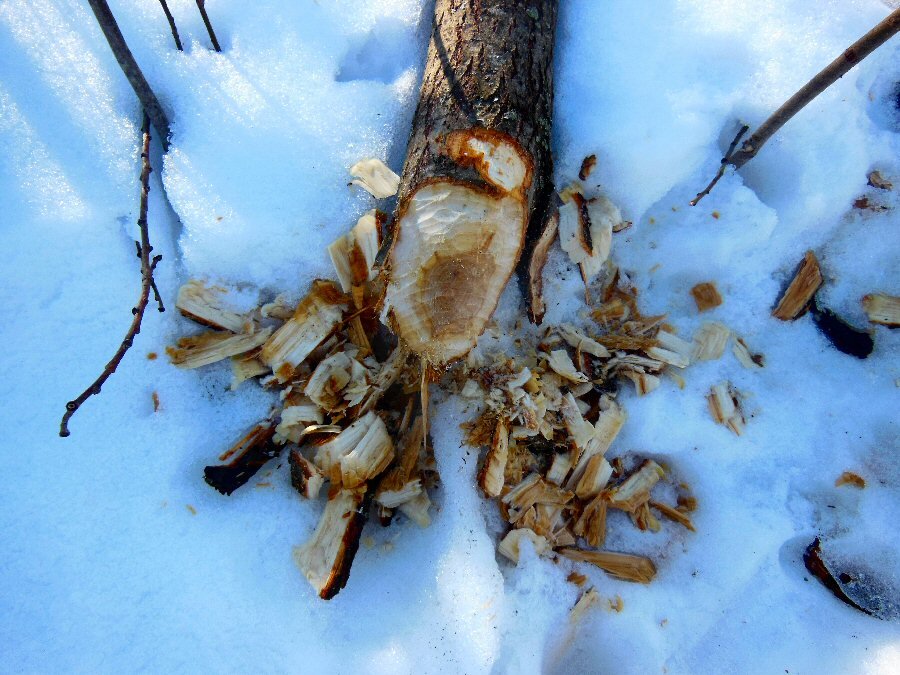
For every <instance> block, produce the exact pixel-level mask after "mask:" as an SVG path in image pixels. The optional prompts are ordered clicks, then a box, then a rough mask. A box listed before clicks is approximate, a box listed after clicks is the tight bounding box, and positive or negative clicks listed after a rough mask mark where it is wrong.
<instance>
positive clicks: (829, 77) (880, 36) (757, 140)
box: [691, 9, 900, 206]
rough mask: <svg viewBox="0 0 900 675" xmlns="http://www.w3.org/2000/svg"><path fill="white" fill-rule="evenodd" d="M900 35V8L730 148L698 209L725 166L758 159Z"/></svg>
mask: <svg viewBox="0 0 900 675" xmlns="http://www.w3.org/2000/svg"><path fill="white" fill-rule="evenodd" d="M897 32H900V9H895V10H894V11H893V12H891V13H890V14H888V16H887V17H885V19H884V20H883V21H882V22H881V23H879V24H878V25H877V26H875V27H874V28H873V29H872V30H870V31H869V32H868V33H866V34H865V35H863V36H862V37H861V38H860V39H859V40H857V41H856V42H854V43H853V44H852V45H850V47H848V48H847V49H846V50H845V51H844V53H843V54H841V55H840V56H839V57H837V58H836V59H835V60H834V61H832V62H831V63H829V64H828V65H827V66H826V67H825V68H824V69H823V70H821V71H819V73H818V74H816V76H815V77H813V78H812V79H811V80H810V81H809V82H807V83H806V84H805V85H803V87H802V88H801V89H800V90H799V91H798V92H797V93H796V94H794V95H793V96H791V97H790V98H789V99H788V100H787V101H785V102H784V104H783V105H782V106H781V107H780V108H778V110H776V111H775V112H774V113H772V115H771V116H770V117H769V118H768V119H767V120H766V121H765V122H763V123H762V124H761V125H760V126H759V128H758V129H757V130H756V131H755V132H754V133H753V135H752V136H750V138H748V139H747V140H746V141H744V143H743V145H742V146H741V148H740V150H738V151H737V152H734V151H733V150H734V144H732V147H731V148H729V152H728V154H726V156H725V158H724V159H723V160H722V166H721V167H719V172H718V173H717V174H716V177H715V178H714V179H713V180H712V182H711V183H710V184H709V186H707V188H706V190H704V191H703V192H701V193H700V194H698V195H697V196H696V197H695V198H694V200H693V201H692V202H691V206H696V205H697V202H699V201H700V200H701V199H702V198H703V197H704V196H705V195H707V194H709V191H710V190H711V189H712V187H713V186H714V185H715V184H716V182H718V180H719V178H721V177H722V174H723V173H724V172H725V165H726V164H731V165H732V166H733V167H734V168H735V169H740V168H741V167H742V166H744V164H746V163H747V162H749V161H750V160H751V159H753V158H754V157H756V154H757V153H758V152H759V151H760V149H761V148H762V146H763V145H764V144H765V143H766V141H768V140H769V139H770V138H771V137H772V136H773V135H774V134H775V133H776V132H777V131H778V130H779V129H781V127H783V126H784V125H785V124H786V123H787V122H788V120H790V119H791V118H792V117H793V116H794V115H796V114H797V113H798V112H800V111H801V110H802V109H803V108H804V107H805V106H806V105H807V104H808V103H809V102H810V101H812V100H813V99H814V98H815V97H816V96H818V95H819V94H821V93H822V92H823V91H825V90H826V89H827V88H828V87H830V86H831V85H832V84H834V83H835V82H837V80H839V79H840V78H841V77H843V76H844V75H845V74H846V73H847V72H848V71H849V70H850V69H851V68H853V66H855V65H856V64H858V63H859V62H860V61H862V60H863V59H864V58H866V57H867V56H868V55H869V54H871V53H872V52H873V51H875V50H876V49H878V47H880V46H881V45H883V44H884V43H885V42H887V41H888V40H890V39H891V38H892V37H893V36H894V35H896V34H897Z"/></svg>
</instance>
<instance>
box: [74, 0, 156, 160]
mask: <svg viewBox="0 0 900 675" xmlns="http://www.w3.org/2000/svg"><path fill="white" fill-rule="evenodd" d="M88 4H89V5H90V6H91V9H92V10H93V12H94V16H95V17H97V23H98V24H100V28H101V30H102V31H103V35H104V37H105V38H106V41H107V42H108V43H109V47H110V49H112V52H113V54H114V55H115V57H116V61H118V62H119V67H121V68H122V72H123V73H125V77H127V78H128V82H129V84H131V88H132V89H134V93H135V94H137V97H138V100H139V101H140V102H141V107H142V108H143V109H144V112H146V113H147V115H148V116H149V117H150V123H151V124H152V125H153V127H154V128H155V129H156V133H158V134H159V140H160V142H161V143H162V146H163V151H167V150H168V149H169V136H170V133H171V132H170V131H169V118H168V117H166V113H165V111H164V110H163V109H162V106H161V105H160V104H159V100H158V99H157V98H156V94H155V93H153V89H151V88H150V84H149V83H148V82H147V78H146V77H144V73H142V72H141V68H140V66H138V64H137V61H135V60H134V56H133V55H132V53H131V50H130V49H129V48H128V44H127V43H126V42H125V38H124V37H123V36H122V31H121V30H119V24H117V23H116V18H115V17H114V16H113V13H112V11H111V10H110V9H109V5H108V4H107V2H106V0H88Z"/></svg>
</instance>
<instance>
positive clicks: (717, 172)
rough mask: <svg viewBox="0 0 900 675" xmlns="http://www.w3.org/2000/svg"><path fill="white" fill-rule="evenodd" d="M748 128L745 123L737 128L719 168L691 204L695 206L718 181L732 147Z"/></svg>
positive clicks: (729, 157) (729, 156)
mask: <svg viewBox="0 0 900 675" xmlns="http://www.w3.org/2000/svg"><path fill="white" fill-rule="evenodd" d="M749 130H750V127H749V126H748V125H746V124H743V125H741V128H740V129H738V132H737V134H736V135H735V137H734V140H732V141H731V145H729V146H728V151H727V152H726V153H725V156H724V157H723V158H722V163H721V164H720V165H719V170H718V171H716V175H715V176H714V177H713V179H712V180H711V181H709V185H707V186H706V187H705V188H704V189H703V191H702V192H698V193H697V196H696V197H694V198H693V199H692V200H691V202H690V203H691V206H697V202H699V201H700V200H701V199H703V198H704V197H705V196H706V195H708V194H709V191H710V190H712V189H713V188H714V187H715V186H716V183H718V182H719V179H720V178H721V177H722V176H724V175H725V168H726V167H727V166H728V163H729V162H730V161H731V155H732V153H733V152H734V149H735V148H736V147H737V144H738V143H739V142H740V140H741V138H742V137H743V136H744V134H746V133H747V132H748V131H749Z"/></svg>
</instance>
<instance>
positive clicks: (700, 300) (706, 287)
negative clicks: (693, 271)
mask: <svg viewBox="0 0 900 675" xmlns="http://www.w3.org/2000/svg"><path fill="white" fill-rule="evenodd" d="M691 295H693V296H694V302H695V303H697V311H698V312H705V311H706V310H708V309H713V308H714V307H718V306H719V305H721V304H722V296H721V295H719V289H717V288H716V284H715V283H714V282H712V281H704V282H703V283H700V284H697V285H696V286H694V287H693V288H692V289H691Z"/></svg>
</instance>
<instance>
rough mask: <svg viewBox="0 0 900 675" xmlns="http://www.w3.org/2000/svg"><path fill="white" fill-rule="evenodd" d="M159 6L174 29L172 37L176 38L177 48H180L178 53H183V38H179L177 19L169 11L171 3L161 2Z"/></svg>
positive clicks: (162, 0) (161, 0)
mask: <svg viewBox="0 0 900 675" xmlns="http://www.w3.org/2000/svg"><path fill="white" fill-rule="evenodd" d="M159 4H160V5H162V9H163V12H165V14H166V19H168V20H169V28H171V29H172V37H173V38H175V46H176V47H177V48H178V51H180V52H183V51H184V47H182V46H181V38H180V37H178V28H177V27H176V26H175V17H174V16H172V12H170V11H169V3H167V2H166V0H159Z"/></svg>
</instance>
